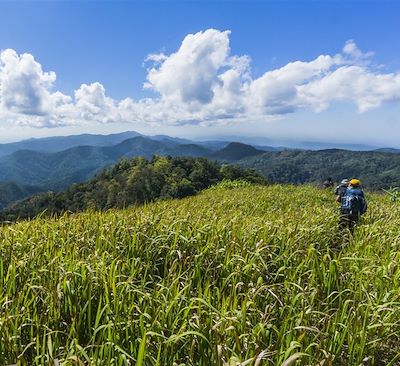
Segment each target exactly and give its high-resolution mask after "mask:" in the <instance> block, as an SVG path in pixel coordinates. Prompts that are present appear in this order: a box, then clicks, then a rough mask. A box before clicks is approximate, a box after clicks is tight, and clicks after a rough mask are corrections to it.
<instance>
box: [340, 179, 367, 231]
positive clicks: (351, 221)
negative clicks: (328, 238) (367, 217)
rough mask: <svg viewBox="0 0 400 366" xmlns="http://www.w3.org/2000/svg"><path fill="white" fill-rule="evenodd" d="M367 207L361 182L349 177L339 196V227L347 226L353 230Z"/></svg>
mask: <svg viewBox="0 0 400 366" xmlns="http://www.w3.org/2000/svg"><path fill="white" fill-rule="evenodd" d="M367 207H368V205H367V200H366V199H365V195H364V192H363V190H362V189H361V182H360V181H359V180H358V179H355V178H353V179H351V180H350V182H349V186H348V188H347V189H346V192H345V193H344V195H343V196H342V198H341V205H340V223H339V227H340V229H345V228H348V229H350V231H353V229H354V227H355V226H356V225H357V223H358V222H359V220H360V218H361V215H363V214H364V213H365V212H366V211H367Z"/></svg>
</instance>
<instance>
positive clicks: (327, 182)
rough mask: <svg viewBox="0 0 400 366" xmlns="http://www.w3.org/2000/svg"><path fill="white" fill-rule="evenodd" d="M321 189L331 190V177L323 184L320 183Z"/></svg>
mask: <svg viewBox="0 0 400 366" xmlns="http://www.w3.org/2000/svg"><path fill="white" fill-rule="evenodd" d="M322 187H323V188H332V187H333V180H332V177H328V178H327V179H326V180H325V181H324V183H322Z"/></svg>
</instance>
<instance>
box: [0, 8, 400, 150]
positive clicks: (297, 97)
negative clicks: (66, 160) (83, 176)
mask: <svg viewBox="0 0 400 366" xmlns="http://www.w3.org/2000/svg"><path fill="white" fill-rule="evenodd" d="M398 14H400V1H395V0H392V1H385V0H379V1H368V0H355V1H347V0H342V1H329V0H325V1H312V0H309V1H301V0H293V1H282V0H281V1H268V0H265V1H261V0H259V1H256V0H247V1H240V0H236V1H224V0H220V1H183V0H182V1H167V0H164V1H72V0H70V1H57V0H54V1H41V2H39V1H29V2H28V1H26V2H24V1H4V0H0V17H1V23H0V142H9V141H16V140H21V139H26V138H30V137H41V136H55V135H69V134H79V133H102V134H105V133H114V132H121V131H127V130H135V131H138V132H141V133H144V134H150V135H152V134H161V133H162V134H168V135H171V136H178V137H188V138H193V139H208V138H222V137H225V138H227V137H231V136H232V137H242V138H246V137H248V138H251V137H253V138H258V139H261V140H262V139H265V141H268V142H271V141H272V142H274V141H275V142H276V143H277V144H278V143H284V142H285V141H318V142H331V143H338V144H339V143H352V144H368V145H373V146H392V147H400V137H399V136H400V42H399V41H398V35H399V34H400V22H399V21H398Z"/></svg>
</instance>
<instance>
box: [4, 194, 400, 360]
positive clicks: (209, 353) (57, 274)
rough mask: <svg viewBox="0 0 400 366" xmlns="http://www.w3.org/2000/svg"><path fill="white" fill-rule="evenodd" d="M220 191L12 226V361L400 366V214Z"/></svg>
mask: <svg viewBox="0 0 400 366" xmlns="http://www.w3.org/2000/svg"><path fill="white" fill-rule="evenodd" d="M368 199H369V210H368V212H367V214H366V215H365V218H364V222H363V224H362V225H361V226H360V227H358V228H357V229H356V231H355V233H354V235H353V236H350V235H340V234H339V233H338V232H337V204H336V203H335V202H334V197H333V194H332V193H331V192H328V191H322V190H318V189H316V188H312V187H307V186H304V187H293V186H269V187H258V186H252V187H243V188H236V189H225V188H220V189H211V190H208V191H206V192H204V193H202V194H200V195H198V196H196V197H192V198H188V199H184V200H175V201H164V202H159V203H155V204H149V205H147V206H142V207H134V208H130V209H127V210H124V211H109V212H106V213H98V212H87V213H83V214H77V215H65V216H63V217H61V218H59V219H57V220H56V219H40V218H39V219H36V220H33V221H30V222H21V223H18V224H15V225H10V226H5V227H2V228H0V243H1V244H0V245H1V248H0V249H1V262H0V281H1V298H0V365H8V364H19V365H54V364H59V365H86V364H91V365H136V366H139V365H147V366H153V365H159V366H168V365H171V366H172V365H203V366H209V365H219V366H223V365H229V366H231V365H254V366H256V365H285V366H288V365H320V366H322V365H325V366H327V365H349V366H352V365H355V366H358V365H399V364H400V252H399V249H400V229H399V228H400V204H399V203H398V202H391V201H390V200H389V198H388V196H382V195H372V194H369V195H368Z"/></svg>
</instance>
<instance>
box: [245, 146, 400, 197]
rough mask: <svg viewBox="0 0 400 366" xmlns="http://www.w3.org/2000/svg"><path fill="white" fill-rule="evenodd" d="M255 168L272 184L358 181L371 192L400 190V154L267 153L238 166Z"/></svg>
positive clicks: (293, 151)
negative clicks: (390, 189) (394, 188)
mask: <svg viewBox="0 0 400 366" xmlns="http://www.w3.org/2000/svg"><path fill="white" fill-rule="evenodd" d="M237 164H239V165H240V166H242V167H245V168H254V169H256V170H257V171H258V172H260V173H262V174H263V176H264V177H265V178H266V179H267V180H268V181H270V182H277V183H294V184H303V183H314V184H321V183H322V182H323V181H324V180H325V179H326V178H327V177H332V178H333V180H334V181H336V182H339V181H341V180H342V179H343V178H353V177H357V178H359V179H361V181H362V183H363V185H364V186H365V187H367V188H369V189H382V188H389V187H391V186H392V187H394V186H397V187H400V154H393V153H387V152H376V151H348V150H340V149H327V150H319V151H310V150H287V151H282V152H266V153H264V154H262V155H257V156H253V157H249V158H245V159H242V160H240V161H238V162H237Z"/></svg>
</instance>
